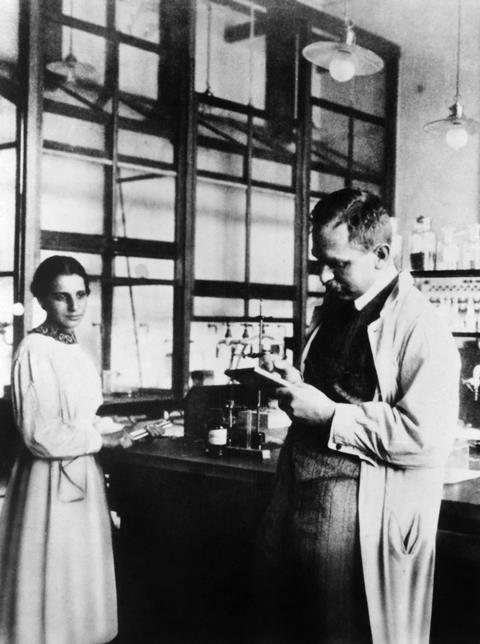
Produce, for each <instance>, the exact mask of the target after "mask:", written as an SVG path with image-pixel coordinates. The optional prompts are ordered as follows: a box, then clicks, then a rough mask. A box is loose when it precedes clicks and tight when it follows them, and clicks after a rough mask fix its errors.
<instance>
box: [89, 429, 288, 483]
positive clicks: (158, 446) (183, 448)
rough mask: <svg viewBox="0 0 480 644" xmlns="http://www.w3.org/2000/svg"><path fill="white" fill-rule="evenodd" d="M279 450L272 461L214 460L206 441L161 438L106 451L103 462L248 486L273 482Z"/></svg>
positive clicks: (228, 458) (226, 457)
mask: <svg viewBox="0 0 480 644" xmlns="http://www.w3.org/2000/svg"><path fill="white" fill-rule="evenodd" d="M277 452H278V450H273V451H272V458H271V459H270V460H265V461H262V460H260V459H259V460H256V459H255V460H254V459H250V458H246V457H239V456H232V455H228V456H217V457H215V456H211V455H209V454H207V453H206V451H205V441H203V440H200V439H197V438H189V437H184V438H157V439H154V440H146V441H139V442H138V443H134V445H133V446H132V447H131V448H129V449H127V450H123V449H111V450H104V451H103V453H102V461H103V462H104V463H105V465H106V466H107V467H108V465H109V464H126V465H139V466H142V467H150V468H158V469H163V470H170V471H174V472H184V473H187V474H202V475H203V476H206V477H214V478H223V479H228V480H236V481H244V482H250V483H254V482H260V481H261V480H262V479H263V480H267V481H268V480H270V479H272V477H273V474H274V473H275V470H276V465H277V456H278V454H277Z"/></svg>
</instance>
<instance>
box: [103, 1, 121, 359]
mask: <svg viewBox="0 0 480 644" xmlns="http://www.w3.org/2000/svg"><path fill="white" fill-rule="evenodd" d="M107 29H108V30H109V33H110V37H109V38H108V39H107V40H106V45H107V49H106V51H107V60H106V65H105V67H106V78H105V86H106V90H107V91H110V92H111V96H112V113H111V116H110V119H109V121H108V122H107V124H106V128H105V154H106V156H107V157H108V158H109V159H111V165H108V166H105V170H104V176H105V186H104V219H103V235H104V237H105V239H106V242H107V243H106V244H105V249H104V250H103V252H102V263H103V270H102V275H103V280H102V369H103V370H104V371H110V369H111V351H112V319H113V286H112V278H113V253H112V248H111V241H112V239H113V236H114V222H115V216H116V207H117V194H116V187H117V183H116V180H117V171H118V170H117V157H118V103H119V99H118V91H119V90H118V58H119V53H118V48H119V45H118V40H117V38H116V31H115V0H108V2H107Z"/></svg>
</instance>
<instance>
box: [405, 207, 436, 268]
mask: <svg viewBox="0 0 480 644" xmlns="http://www.w3.org/2000/svg"><path fill="white" fill-rule="evenodd" d="M436 246H437V244H436V237H435V233H434V231H433V230H432V229H431V220H430V217H423V216H422V215H420V216H419V217H417V219H416V222H415V225H414V228H413V231H412V233H411V235H410V265H411V267H412V270H417V271H422V270H425V271H433V270H435V266H436V250H437V248H436Z"/></svg>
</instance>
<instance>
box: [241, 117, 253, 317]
mask: <svg viewBox="0 0 480 644" xmlns="http://www.w3.org/2000/svg"><path fill="white" fill-rule="evenodd" d="M250 107H251V106H250ZM252 170H253V110H252V109H249V110H248V114H247V149H246V152H245V157H244V178H245V184H246V191H245V273H244V279H245V284H246V285H247V289H248V285H249V284H250V279H251V271H250V262H251V259H252V241H251V236H252V189H253V187H252ZM249 308H250V307H249V297H248V295H247V297H246V298H245V300H244V303H243V309H244V314H245V316H248V315H249V312H250V311H249Z"/></svg>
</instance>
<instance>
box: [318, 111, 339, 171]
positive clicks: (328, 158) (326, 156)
mask: <svg viewBox="0 0 480 644" xmlns="http://www.w3.org/2000/svg"><path fill="white" fill-rule="evenodd" d="M312 126H313V127H312V164H315V162H321V163H327V164H329V165H332V166H333V167H336V168H339V169H343V170H346V169H347V157H348V117H346V116H343V114H337V113H335V112H331V111H330V110H324V109H321V108H319V107H317V106H314V107H313V108H312Z"/></svg>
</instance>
